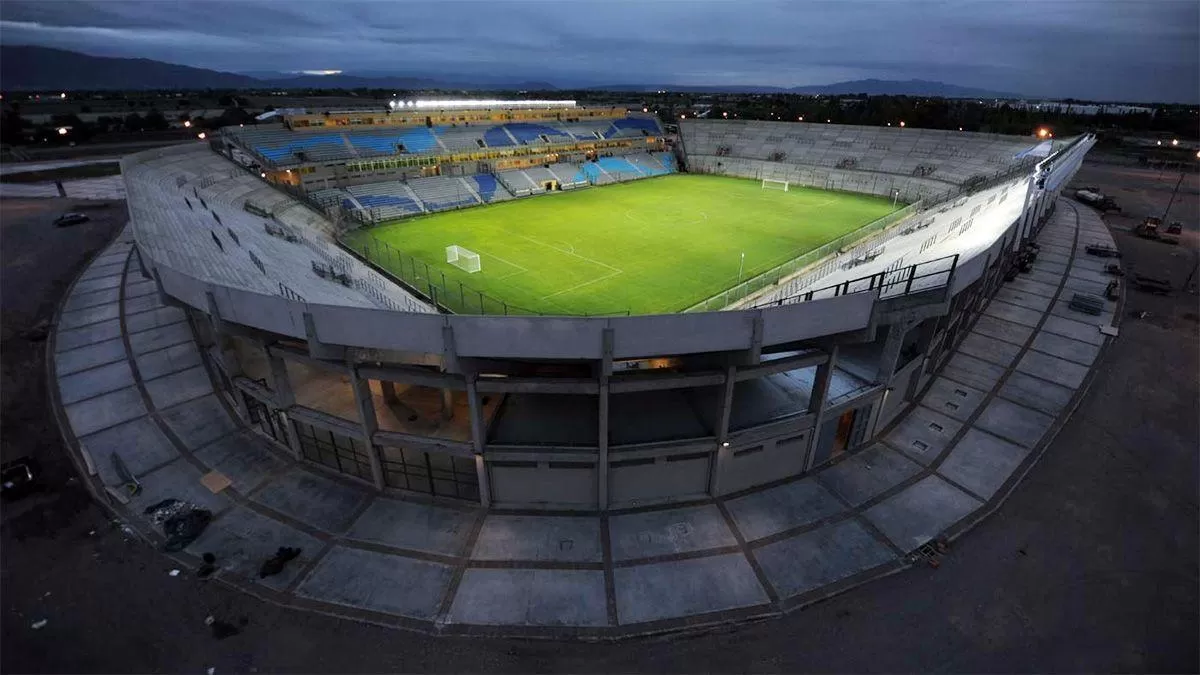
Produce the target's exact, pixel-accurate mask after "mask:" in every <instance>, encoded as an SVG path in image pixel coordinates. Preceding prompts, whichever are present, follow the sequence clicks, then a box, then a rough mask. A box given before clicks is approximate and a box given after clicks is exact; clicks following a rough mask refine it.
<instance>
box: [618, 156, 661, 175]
mask: <svg viewBox="0 0 1200 675" xmlns="http://www.w3.org/2000/svg"><path fill="white" fill-rule="evenodd" d="M625 159H627V160H628V161H629V163H630V164H631V165H632V166H633V167H634V168H636V169H637V170H638V171H640V172H642V174H643V175H646V176H665V175H666V174H668V173H670V171H669V170H668V169H667V167H665V166H663V164H662V162H661V161H660V160H659V159H658V158H657V157H654V156H652V155H650V154H649V153H646V154H644V155H626V156H625Z"/></svg>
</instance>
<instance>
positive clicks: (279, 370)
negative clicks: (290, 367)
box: [267, 354, 296, 408]
mask: <svg viewBox="0 0 1200 675" xmlns="http://www.w3.org/2000/svg"><path fill="white" fill-rule="evenodd" d="M267 361H268V362H269V363H270V364H271V389H273V390H274V391H275V402H276V403H277V404H279V407H280V408H290V407H292V406H293V405H295V404H296V394H295V393H294V392H293V391H292V381H291V379H289V378H288V371H287V363H285V362H284V360H283V357H282V356H279V355H278V354H268V356H267Z"/></svg>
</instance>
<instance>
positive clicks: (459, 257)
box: [446, 244, 482, 274]
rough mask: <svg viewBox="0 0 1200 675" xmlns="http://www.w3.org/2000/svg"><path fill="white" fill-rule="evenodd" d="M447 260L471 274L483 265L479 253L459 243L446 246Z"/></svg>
mask: <svg viewBox="0 0 1200 675" xmlns="http://www.w3.org/2000/svg"><path fill="white" fill-rule="evenodd" d="M446 262H448V263H450V264H451V265H454V266H455V267H457V268H458V269H460V270H463V271H464V272H469V273H471V274H474V273H475V272H478V271H479V270H480V269H482V266H481V265H480V264H479V254H478V253H475V252H473V251H470V250H469V249H465V248H463V247H461V246H459V245H458V244H454V245H451V246H447V247H446Z"/></svg>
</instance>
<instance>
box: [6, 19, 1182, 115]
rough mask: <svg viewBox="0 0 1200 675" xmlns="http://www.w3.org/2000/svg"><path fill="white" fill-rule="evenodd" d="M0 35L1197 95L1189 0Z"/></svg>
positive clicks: (297, 66) (322, 65) (788, 80)
mask: <svg viewBox="0 0 1200 675" xmlns="http://www.w3.org/2000/svg"><path fill="white" fill-rule="evenodd" d="M0 42H3V44H9V45H15V44H36V45H44V46H51V47H62V48H67V49H75V50H78V51H83V52H87V53H90V54H96V55H102V56H137V57H146V58H152V59H157V60H161V61H169V62H174V63H182V64H186V65H190V66H198V67H203V68H213V69H217V70H228V71H235V72H247V71H267V70H272V71H296V70H323V69H337V70H344V71H350V72H354V71H386V72H389V73H397V74H406V75H432V76H437V75H446V74H453V75H464V76H468V77H470V76H481V75H487V76H494V75H512V76H515V77H517V78H520V79H536V80H540V81H549V82H551V83H554V84H557V85H560V86H566V85H572V84H628V83H639V84H640V83H648V84H660V83H671V84H680V85H699V84H716V85H721V84H759V85H777V86H797V85H807V84H827V83H831V82H838V81H843V80H852V79H862V78H879V79H914V78H915V79H928V80H940V81H943V82H948V83H952V84H958V85H962V86H971V87H981V88H986V89H992V90H1000V91H1011V92H1016V93H1020V94H1025V95H1030V96H1050V97H1067V96H1073V97H1079V98H1091V99H1101V100H1147V101H1149V100H1155V101H1162V100H1168V101H1183V102H1197V101H1198V100H1200V2H1197V1H1196V0H1132V1H1127V0H1039V1H1037V2H1025V1H1022V0H986V1H973V0H949V1H944V2H933V1H924V0H885V1H877V2H859V1H856V0H812V1H810V0H792V1H790V2H788V1H780V2H775V1H773V0H597V1H593V0H533V1H530V0H489V1H487V2H475V1H474V0H413V1H409V0H391V1H386V2H385V1H382V0H381V1H379V2H350V1H340V2H328V1H315V0H287V1H284V0H241V1H240V2H218V1H206V0H190V1H188V2H167V1H152V2H123V1H119V0H100V1H96V2H69V1H66V0H36V1H32V2H23V1H21V0H4V2H3V3H2V4H0Z"/></svg>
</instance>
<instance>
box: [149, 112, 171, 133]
mask: <svg viewBox="0 0 1200 675" xmlns="http://www.w3.org/2000/svg"><path fill="white" fill-rule="evenodd" d="M142 125H143V128H145V129H146V131H166V130H167V129H168V128H170V126H171V125H170V124H168V123H167V118H166V117H165V116H164V115H163V114H162V113H161V112H159V111H158V110H157V109H156V110H151V111H150V112H148V113H146V119H145V120H143V122H142Z"/></svg>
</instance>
